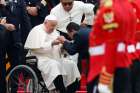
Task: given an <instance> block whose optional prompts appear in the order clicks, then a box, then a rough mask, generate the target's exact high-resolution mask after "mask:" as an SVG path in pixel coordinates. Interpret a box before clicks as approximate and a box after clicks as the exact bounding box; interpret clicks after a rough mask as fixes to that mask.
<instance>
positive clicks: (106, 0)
mask: <svg viewBox="0 0 140 93" xmlns="http://www.w3.org/2000/svg"><path fill="white" fill-rule="evenodd" d="M112 5H113V2H112V0H104V6H105V7H112Z"/></svg>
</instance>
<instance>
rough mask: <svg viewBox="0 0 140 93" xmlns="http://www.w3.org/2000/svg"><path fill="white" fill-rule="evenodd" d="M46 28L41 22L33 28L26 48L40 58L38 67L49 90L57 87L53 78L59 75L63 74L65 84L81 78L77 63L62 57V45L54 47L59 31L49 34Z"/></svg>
mask: <svg viewBox="0 0 140 93" xmlns="http://www.w3.org/2000/svg"><path fill="white" fill-rule="evenodd" d="M44 28H45V27H44V25H43V24H41V25H38V26H36V27H34V28H33V29H32V30H31V32H30V33H29V35H28V38H27V40H26V43H25V48H27V49H31V55H35V56H36V57H37V58H38V68H39V70H40V71H41V73H42V76H43V79H44V81H45V84H46V86H47V88H48V89H49V90H53V89H54V88H55V86H54V84H53V80H54V79H55V78H56V77H57V76H58V75H63V79H64V85H65V86H68V85H70V84H72V83H73V82H74V81H75V80H76V79H80V73H79V71H78V68H77V65H76V63H75V62H73V61H71V60H69V59H67V58H65V59H64V58H61V52H60V48H61V45H55V46H53V47H52V45H51V44H52V42H53V40H55V39H56V38H57V37H58V36H59V32H57V31H54V32H52V33H51V34H48V33H46V32H45V30H44Z"/></svg>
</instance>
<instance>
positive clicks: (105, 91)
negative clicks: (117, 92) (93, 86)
mask: <svg viewBox="0 0 140 93" xmlns="http://www.w3.org/2000/svg"><path fill="white" fill-rule="evenodd" d="M98 90H99V93H111V91H110V89H109V87H108V85H105V84H101V83H99V84H98Z"/></svg>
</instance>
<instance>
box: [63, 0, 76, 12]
mask: <svg viewBox="0 0 140 93" xmlns="http://www.w3.org/2000/svg"><path fill="white" fill-rule="evenodd" d="M60 2H61V4H62V6H63V8H64V10H65V11H67V12H69V11H70V10H71V9H72V7H73V2H74V0H60Z"/></svg>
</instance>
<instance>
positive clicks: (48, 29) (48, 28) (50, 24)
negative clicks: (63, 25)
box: [44, 20, 57, 33]
mask: <svg viewBox="0 0 140 93" xmlns="http://www.w3.org/2000/svg"><path fill="white" fill-rule="evenodd" d="M44 25H45V28H46V32H47V33H52V32H53V31H54V29H55V27H56V25H57V21H54V20H48V21H46V22H45V23H44Z"/></svg>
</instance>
